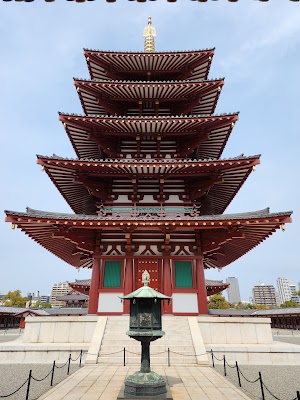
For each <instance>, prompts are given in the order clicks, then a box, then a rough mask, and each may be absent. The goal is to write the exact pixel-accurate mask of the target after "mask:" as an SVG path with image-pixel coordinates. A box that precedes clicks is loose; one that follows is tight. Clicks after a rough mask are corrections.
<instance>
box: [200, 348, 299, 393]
mask: <svg viewBox="0 0 300 400" xmlns="http://www.w3.org/2000/svg"><path fill="white" fill-rule="evenodd" d="M207 353H209V354H210V355H211V360H212V366H213V368H215V363H214V359H216V360H218V361H223V368H224V376H227V371H226V365H227V366H228V367H229V368H232V369H236V372H237V377H238V384H239V387H242V383H241V376H242V377H243V378H244V379H245V380H246V381H247V382H248V383H251V384H253V383H256V382H258V381H259V383H260V390H261V397H258V396H254V395H253V393H250V392H249V391H248V390H247V389H246V388H245V387H243V390H244V391H246V392H247V393H249V394H250V395H251V396H252V397H253V396H254V397H256V398H258V399H260V400H265V390H266V391H267V392H268V393H269V395H270V396H272V397H273V398H274V399H275V400H282V399H280V398H279V397H277V396H276V395H275V394H274V393H272V392H271V390H270V389H269V388H268V387H267V386H266V384H265V383H264V382H263V379H262V375H261V372H260V371H259V373H258V378H257V379H255V380H250V379H248V378H247V377H246V376H245V375H244V374H243V372H242V371H241V369H240V367H239V365H238V362H237V361H236V362H235V365H234V366H232V365H230V364H229V363H228V361H227V360H226V358H225V355H223V358H221V359H219V358H217V357H216V356H215V355H214V353H213V350H212V349H211V350H210V351H208V352H207ZM291 400H300V391H299V390H297V396H296V397H294V398H292V399H291Z"/></svg>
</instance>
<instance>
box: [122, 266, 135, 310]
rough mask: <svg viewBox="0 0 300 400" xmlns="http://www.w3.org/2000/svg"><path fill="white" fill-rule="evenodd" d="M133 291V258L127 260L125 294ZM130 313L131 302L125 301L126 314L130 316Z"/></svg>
mask: <svg viewBox="0 0 300 400" xmlns="http://www.w3.org/2000/svg"><path fill="white" fill-rule="evenodd" d="M132 291H133V258H127V259H126V267H125V283H124V294H128V293H131V292H132ZM129 312H130V301H129V300H126V301H124V313H125V314H129Z"/></svg>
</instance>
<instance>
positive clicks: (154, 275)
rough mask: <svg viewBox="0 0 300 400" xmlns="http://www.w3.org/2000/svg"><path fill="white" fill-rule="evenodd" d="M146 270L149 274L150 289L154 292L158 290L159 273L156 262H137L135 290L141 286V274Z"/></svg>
mask: <svg viewBox="0 0 300 400" xmlns="http://www.w3.org/2000/svg"><path fill="white" fill-rule="evenodd" d="M145 270H147V271H148V272H149V274H150V287H152V288H153V289H155V290H159V286H160V285H159V283H160V282H159V271H158V260H139V261H138V273H137V285H136V287H137V288H140V287H141V286H143V282H142V274H143V272H144V271H145Z"/></svg>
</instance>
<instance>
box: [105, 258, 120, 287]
mask: <svg viewBox="0 0 300 400" xmlns="http://www.w3.org/2000/svg"><path fill="white" fill-rule="evenodd" d="M120 286H121V261H105V265H104V282H103V287H105V288H119V287H120Z"/></svg>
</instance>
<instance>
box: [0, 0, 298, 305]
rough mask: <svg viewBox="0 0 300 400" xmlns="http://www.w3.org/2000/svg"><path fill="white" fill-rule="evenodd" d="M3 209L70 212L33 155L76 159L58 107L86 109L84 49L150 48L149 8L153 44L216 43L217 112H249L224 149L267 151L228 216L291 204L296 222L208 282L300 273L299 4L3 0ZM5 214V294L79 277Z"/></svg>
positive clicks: (245, 289) (246, 288) (243, 283)
mask: <svg viewBox="0 0 300 400" xmlns="http://www.w3.org/2000/svg"><path fill="white" fill-rule="evenodd" d="M0 15H1V16H0V48H1V53H0V71H1V76H2V81H1V92H0V93H1V96H0V113H1V127H0V130H1V146H0V153H1V157H0V162H1V166H0V174H1V175H0V182H1V188H2V190H1V197H0V209H1V210H4V209H9V210H18V211H23V210H25V208H26V206H29V207H31V208H36V209H42V210H49V211H59V212H68V211H70V210H69V207H68V205H67V204H66V203H65V201H64V200H63V198H62V197H61V195H60V194H59V193H58V191H57V189H56V188H55V187H54V185H53V184H52V183H51V182H50V180H49V179H48V177H47V175H46V174H45V173H43V172H41V171H40V166H37V165H36V157H35V155H36V154H43V155H52V154H53V153H55V154H58V155H61V156H65V157H73V156H74V152H73V149H72V147H71V144H70V143H69V141H68V139H67V136H66V134H65V132H64V129H63V127H62V125H61V123H60V122H59V121H58V116H57V112H58V111H63V112H75V113H81V112H82V110H81V106H80V103H79V99H78V96H77V94H76V91H75V88H74V86H73V80H72V78H73V77H82V78H87V77H88V71H87V67H86V63H85V59H84V57H83V51H82V49H83V47H87V48H96V49H103V50H125V51H126V50H137V51H142V50H143V37H142V33H143V28H144V26H145V25H146V23H147V17H148V15H151V16H152V20H153V25H154V26H155V28H156V30H157V39H156V50H158V51H163V50H188V49H191V50H192V49H202V48H210V47H216V51H215V56H214V59H213V64H212V68H211V72H210V78H218V77H225V86H224V88H223V90H222V93H221V96H220V100H219V103H218V106H217V110H216V112H217V113H223V112H234V111H240V119H239V121H238V123H237V124H236V126H235V128H234V130H233V133H232V135H231V138H230V140H229V142H228V144H227V147H226V150H225V153H224V157H229V156H236V155H239V154H241V153H244V154H245V155H254V154H261V155H262V157H261V165H260V166H258V168H257V170H256V172H255V173H252V174H251V176H250V177H249V179H248V181H247V182H246V184H245V185H244V186H243V187H242V189H241V190H240V192H239V193H238V194H237V196H236V198H235V199H234V201H233V202H232V203H231V205H230V207H229V208H228V210H227V212H244V211H252V210H258V209H262V208H265V207H270V208H271V212H276V211H288V210H293V211H294V214H293V223H292V224H288V225H287V226H286V231H285V232H284V233H283V232H281V231H277V232H276V233H275V234H274V235H273V236H272V237H271V238H269V239H268V240H267V241H265V242H264V243H262V244H261V245H259V246H258V247H257V248H256V249H254V250H253V251H252V252H250V253H249V254H247V255H246V256H244V257H243V258H241V259H239V260H237V261H236V262H235V263H233V264H232V265H230V266H228V267H226V268H225V269H223V270H222V271H221V272H218V271H209V272H207V274H206V276H207V278H213V279H215V278H217V279H225V278H226V277H227V276H236V277H237V278H238V279H239V282H240V288H241V293H242V298H243V299H244V300H248V299H249V297H250V296H251V288H252V286H253V285H254V284H258V283H259V282H265V283H271V284H275V283H276V278H277V277H279V276H284V277H287V278H289V279H290V280H291V281H292V282H294V283H297V282H298V281H300V276H299V272H298V271H299V264H300V262H299V255H298V254H299V245H300V240H299V238H300V235H299V232H298V231H299V228H300V226H299V209H300V202H299V200H300V196H299V181H300V179H299V170H300V169H299V164H298V163H299V158H298V157H299V148H300V146H299V144H300V143H299V122H298V121H299V117H298V115H299V109H300V107H299V93H300V84H299V75H300V5H299V3H293V2H290V1H288V0H273V1H272V0H271V1H270V2H268V3H261V2H258V1H254V0H241V1H239V2H237V3H230V2H228V1H225V0H219V1H217V2H213V1H210V0H208V2H207V3H198V2H192V1H190V0H181V1H177V3H168V2H167V1H165V0H158V1H156V2H147V3H136V2H129V1H126V0H118V1H117V2H116V3H110V4H109V3H106V2H104V0H97V1H95V2H87V3H81V4H78V3H74V2H67V1H65V0H56V2H54V3H45V2H43V1H41V0H35V1H34V2H32V3H22V2H21V3H15V2H13V1H12V2H1V3H0ZM2 216H3V217H2V219H1V221H0V237H1V242H0V243H1V259H0V292H2V293H6V292H7V291H8V290H14V289H21V290H22V292H23V293H24V294H25V293H27V292H28V291H30V292H31V291H37V290H39V291H40V292H41V293H43V294H44V293H45V294H46V293H50V289H51V286H52V283H54V282H58V281H65V280H70V281H71V280H74V279H75V278H76V279H81V278H85V277H89V276H90V271H81V272H79V273H78V272H77V271H76V270H75V269H74V268H73V267H71V266H69V265H67V264H65V263H63V262H62V261H60V260H59V259H58V258H56V257H55V256H53V255H52V254H50V253H48V252H47V251H46V250H44V249H43V248H41V247H40V246H39V245H37V244H35V243H34V242H33V241H32V240H30V239H29V238H28V237H26V236H25V235H24V234H23V233H22V232H21V231H19V230H18V229H16V230H14V231H12V230H11V227H10V224H6V223H4V213H3V214H2Z"/></svg>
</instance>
